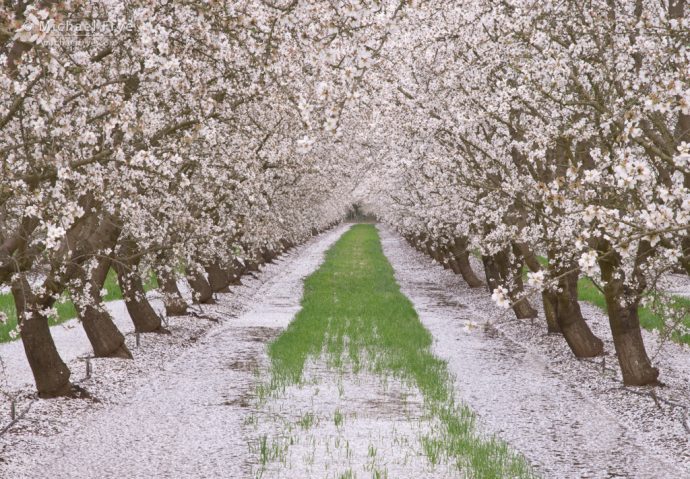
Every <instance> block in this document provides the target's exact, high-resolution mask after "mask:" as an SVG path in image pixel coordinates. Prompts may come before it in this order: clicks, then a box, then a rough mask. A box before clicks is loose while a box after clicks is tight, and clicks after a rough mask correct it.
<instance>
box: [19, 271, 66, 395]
mask: <svg viewBox="0 0 690 479" xmlns="http://www.w3.org/2000/svg"><path fill="white" fill-rule="evenodd" d="M12 295H13V296H14V304H15V306H16V308H17V319H18V320H19V328H20V333H21V338H22V344H23V345H24V351H25V353H26V358H27V360H28V361H29V366H30V367H31V372H32V373H33V376H34V381H35V382H36V389H37V391H38V396H39V397H41V398H53V397H58V396H69V395H70V394H71V392H72V385H71V383H70V381H69V378H70V371H69V369H68V368H67V365H66V364H65V363H64V362H63V361H62V358H60V354H59V353H58V351H57V348H56V347H55V342H54V341H53V337H52V336H51V334H50V327H49V326H48V318H47V317H46V316H44V315H43V314H41V311H42V310H43V309H44V306H43V305H39V304H37V298H36V297H35V296H34V294H33V293H32V292H31V289H30V286H29V283H28V281H26V278H24V277H23V275H22V278H20V279H17V280H16V281H14V282H13V283H12Z"/></svg>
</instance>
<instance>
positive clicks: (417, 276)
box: [379, 227, 690, 478]
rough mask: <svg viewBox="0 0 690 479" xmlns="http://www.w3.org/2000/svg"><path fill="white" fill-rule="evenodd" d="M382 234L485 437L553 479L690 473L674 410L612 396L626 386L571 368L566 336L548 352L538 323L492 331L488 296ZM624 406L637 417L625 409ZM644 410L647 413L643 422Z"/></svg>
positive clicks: (631, 397)
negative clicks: (518, 333)
mask: <svg viewBox="0 0 690 479" xmlns="http://www.w3.org/2000/svg"><path fill="white" fill-rule="evenodd" d="M379 231H380V234H381V240H382V244H383V248H384V253H385V254H386V256H387V257H388V259H389V261H390V262H391V264H392V265H393V268H394V269H395V271H396V278H397V280H398V282H399V283H400V285H401V287H402V291H403V293H405V294H406V295H407V296H408V297H409V298H410V299H411V300H412V302H413V303H414V306H415V308H416V310H417V312H418V313H419V316H420V319H421V320H422V322H423V323H424V325H425V326H426V327H427V328H428V329H429V330H430V331H431V332H432V334H433V335H434V337H435V344H434V351H435V352H436V354H437V355H438V356H439V357H441V358H444V359H446V360H447V361H448V363H449V368H450V370H451V371H452V372H453V373H454V374H455V375H456V383H457V392H458V396H459V397H460V398H461V399H462V400H464V401H465V402H466V403H467V404H468V405H469V406H470V407H471V408H472V409H473V410H474V411H475V412H476V413H477V414H478V416H479V417H480V418H481V422H482V424H483V428H484V430H485V431H486V432H488V433H492V434H497V435H498V436H500V437H501V438H503V439H505V440H507V441H508V442H509V443H510V444H511V445H512V446H513V447H514V448H515V449H517V450H518V451H519V452H521V453H522V454H524V455H525V456H526V457H527V458H528V459H529V460H530V461H531V462H532V463H533V464H535V465H536V466H537V467H538V469H539V470H541V471H542V472H543V473H544V475H545V476H546V477H587V478H594V477H596V478H614V477H630V478H633V477H634V478H643V477H648V478H658V477H664V478H674V477H676V478H682V477H690V461H688V451H689V450H688V449H687V447H688V446H687V444H688V442H687V440H688V437H690V436H688V432H687V431H685V430H684V428H683V427H682V425H681V423H680V421H677V420H676V418H675V417H673V414H674V412H673V411H668V412H667V414H664V412H663V411H661V412H659V411H654V409H655V408H656V407H655V406H654V404H653V401H652V400H651V399H648V398H642V397H640V396H637V395H635V394H633V393H628V394H619V395H618V396H616V397H611V396H610V395H607V394H606V393H605V392H604V391H605V390H607V389H609V388H611V387H614V388H615V387H618V386H619V385H620V383H618V382H617V380H616V378H615V377H614V378H610V377H607V378H604V379H599V378H596V377H593V376H592V374H594V375H598V374H599V373H598V372H592V370H593V369H595V367H594V366H593V365H589V364H587V365H581V366H583V367H584V368H587V367H588V366H589V367H588V369H587V370H588V371H589V372H590V373H592V374H590V375H589V377H588V376H587V375H585V372H581V371H580V372H578V371H577V370H569V366H568V364H571V363H575V364H576V365H579V363H578V361H577V360H575V359H573V358H571V357H568V356H567V352H566V353H565V355H564V351H563V347H564V345H562V344H560V342H559V341H558V340H559V339H561V338H556V337H550V338H546V341H547V342H549V343H551V344H550V348H549V347H547V348H543V347H540V345H539V343H543V342H544V338H543V336H545V335H544V334H543V332H542V333H540V331H541V330H540V325H534V327H531V328H530V325H528V324H518V325H516V322H515V321H514V320H513V321H511V322H510V324H511V327H518V326H519V327H521V328H523V331H525V330H527V331H530V333H531V336H529V335H525V336H523V337H521V338H513V337H511V334H510V333H511V328H507V332H502V331H500V330H496V329H489V330H486V328H485V327H484V326H485V324H487V322H489V321H495V320H496V319H497V316H499V315H500V311H499V310H498V309H497V308H495V306H494V305H493V304H492V303H491V301H490V300H489V299H488V294H487V292H486V290H484V289H481V290H479V291H477V290H474V291H472V290H470V289H469V288H468V287H467V286H466V285H465V284H464V283H463V281H462V279H461V278H460V277H458V276H455V275H453V274H452V273H451V272H450V271H447V270H444V269H443V268H442V267H441V266H440V265H438V264H433V263H432V262H431V260H429V259H428V258H427V257H424V256H423V255H421V254H420V253H418V252H416V251H415V250H414V249H413V248H411V247H410V246H409V245H408V244H407V243H406V242H405V241H404V240H403V239H402V238H401V237H400V236H399V235H397V234H395V233H394V232H392V231H391V230H389V229H387V228H386V227H380V228H379ZM587 312H588V313H589V314H590V316H592V315H594V313H593V312H592V311H591V310H588V311H587ZM586 314H587V313H586ZM470 322H472V323H477V324H476V326H474V325H473V324H471V323H470ZM561 341H562V339H561ZM542 346H543V345H542ZM608 346H609V347H610V345H608ZM549 350H550V351H552V352H553V353H554V354H547V353H545V351H549ZM559 355H560V356H559ZM556 359H558V360H559V361H560V360H561V359H562V363H561V364H559V363H558V362H557V361H556ZM578 374H581V375H580V376H578ZM590 378H592V379H591V380H589V379H590ZM613 401H618V403H619V404H617V405H616V408H613V407H612V403H613ZM640 401H644V403H643V404H642V403H641V402H640ZM626 408H627V409H628V410H629V415H627V416H626V415H625V414H622V413H619V411H620V410H625V409H626ZM640 411H642V412H647V414H645V415H644V416H643V417H639V418H638V416H639V415H640V414H639V413H640ZM635 425H637V427H634V426H635ZM667 436H668V437H667ZM670 436H672V437H670ZM655 441H656V442H655ZM683 450H685V453H683Z"/></svg>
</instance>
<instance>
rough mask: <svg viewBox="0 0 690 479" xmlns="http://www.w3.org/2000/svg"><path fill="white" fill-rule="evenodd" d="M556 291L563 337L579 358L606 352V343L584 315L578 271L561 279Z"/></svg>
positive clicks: (558, 317)
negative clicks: (578, 292)
mask: <svg viewBox="0 0 690 479" xmlns="http://www.w3.org/2000/svg"><path fill="white" fill-rule="evenodd" d="M558 286H559V288H560V289H561V291H560V292H558V293H556V298H557V302H556V305H557V308H556V318H557V319H558V326H559V327H560V330H561V332H562V333H563V337H565V340H566V342H567V343H568V346H570V350H571V351H572V352H573V354H574V355H575V356H576V357H578V358H592V357H595V356H599V355H600V354H602V353H603V352H604V343H603V342H602V341H601V339H599V338H597V337H596V336H595V335H594V333H592V330H591V329H589V326H588V325H587V323H586V322H585V320H584V318H583V317H582V312H581V311H580V303H579V302H578V300H577V273H576V272H572V273H569V274H567V275H565V276H562V277H561V279H560V280H559V285H558Z"/></svg>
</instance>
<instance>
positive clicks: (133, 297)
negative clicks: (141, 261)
mask: <svg viewBox="0 0 690 479" xmlns="http://www.w3.org/2000/svg"><path fill="white" fill-rule="evenodd" d="M137 263H138V261H133V262H129V264H128V265H127V266H126V265H124V264H123V263H121V262H119V261H118V262H115V264H114V266H115V271H116V272H117V280H118V282H119V283H120V289H122V296H123V297H124V300H125V306H126V307H127V312H129V316H130V317H131V318H132V322H133V323H134V330H135V331H136V332H138V333H167V332H168V331H167V330H166V329H164V328H163V327H162V325H161V318H160V317H159V316H158V315H157V314H156V311H155V310H154V309H153V307H152V306H151V303H149V301H148V299H147V298H146V292H145V291H144V285H143V284H142V281H141V278H140V277H139V275H138V274H136V273H132V271H131V269H130V268H132V267H134V266H136V265H137Z"/></svg>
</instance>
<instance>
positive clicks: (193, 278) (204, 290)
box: [187, 271, 216, 304]
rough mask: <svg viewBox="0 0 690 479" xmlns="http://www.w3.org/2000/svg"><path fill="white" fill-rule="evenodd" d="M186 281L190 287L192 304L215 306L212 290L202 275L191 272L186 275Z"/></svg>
mask: <svg viewBox="0 0 690 479" xmlns="http://www.w3.org/2000/svg"><path fill="white" fill-rule="evenodd" d="M187 281H189V286H191V287H192V291H193V293H194V294H193V297H194V303H201V304H215V303H216V301H215V300H214V299H213V289H212V288H211V285H210V284H209V283H208V281H207V280H206V278H205V277H204V275H203V274H202V273H199V272H196V271H195V272H191V273H188V274H187Z"/></svg>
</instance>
